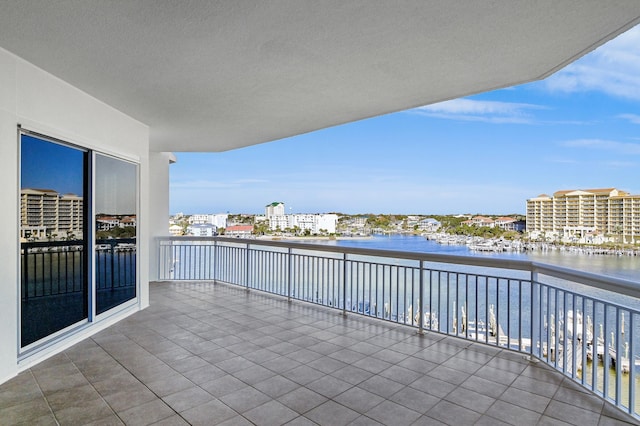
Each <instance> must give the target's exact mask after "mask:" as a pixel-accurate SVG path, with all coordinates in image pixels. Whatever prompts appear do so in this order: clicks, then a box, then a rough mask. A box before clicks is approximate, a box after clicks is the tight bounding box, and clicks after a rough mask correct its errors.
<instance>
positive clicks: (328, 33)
mask: <svg viewBox="0 0 640 426" xmlns="http://www.w3.org/2000/svg"><path fill="white" fill-rule="evenodd" d="M638 22H640V1H637V0H628V1H625V0H620V1H616V2H615V6H614V3H612V2H608V1H602V0H563V1H557V0H536V1H531V0H502V1H500V0H493V1H491V0H487V1H466V0H465V1H453V0H451V1H447V0H440V1H434V0H416V1H401V0H394V1H368V0H363V1H348V0H347V1H345V0H321V1H318V0H270V1H243V0H230V1H211V0H190V1H187V0H184V1H168V0H165V1H160V0H141V1H140V0H139V1H117V0H74V1H71V0H66V1H65V0H50V1H41V0H4V1H2V2H0V46H1V47H3V48H4V49H6V50H9V51H11V52H13V53H15V54H16V55H18V56H20V57H22V58H24V59H26V60H27V61H29V62H31V63H33V64H35V65H37V66H39V67H41V68H43V69H44V70H46V71H48V72H50V73H51V74H53V75H56V76H57V77H59V78H61V79H63V80H65V81H67V82H69V83H71V84H72V85H74V86H76V87H78V88H80V89H82V90H84V91H85V92H87V93H89V94H91V95H93V96H95V97H96V98H98V99H100V100H102V101H104V102H106V103H108V104H110V105H112V106H113V107H115V108H117V109H119V110H121V111H123V112H125V113H126V114H128V115H130V116H132V117H134V118H136V119H138V120H140V121H142V122H144V123H146V124H148V125H149V126H150V129H151V149H152V150H157V151H222V150H227V149H232V148H237V147H241V146H246V145H251V144H256V143H261V142H266V141H270V140H275V139H280V138H283V137H287V136H293V135H297V134H300V133H305V132H309V131H313V130H317V129H321V128H324V127H328V126H333V125H337V124H341V123H346V122H350V121H354V120H358V119H362V118H367V117H371V116H375V115H380V114H385V113H389V112H394V111H399V110H403V109H407V108H411V107H416V106H421V105H425V104H429V103H434V102H438V101H442V100H447V99H452V98H457V97H460V96H464V95H468V94H472V93H478V92H482V91H487V90H491V89H495V88H499V87H504V86H509V85H513V84H518V83H522V82H526V81H530V80H534V79H539V78H543V77H545V76H547V75H549V74H550V73H552V72H554V71H556V70H558V69H559V68H561V67H563V66H564V65H566V64H567V63H569V62H571V61H573V60H575V59H577V58H578V57H580V56H581V55H583V54H585V53H587V52H589V51H590V50H592V49H594V48H595V47H597V46H599V45H600V44H602V43H604V42H606V41H607V40H609V39H611V38H613V37H615V36H616V35H618V34H620V33H621V32H623V31H625V30H627V29H629V28H631V27H632V26H633V25H635V24H636V23H638Z"/></svg>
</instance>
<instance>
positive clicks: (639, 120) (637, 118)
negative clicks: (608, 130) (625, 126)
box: [618, 114, 640, 124]
mask: <svg viewBox="0 0 640 426" xmlns="http://www.w3.org/2000/svg"><path fill="white" fill-rule="evenodd" d="M618 117H619V118H622V119H623V120H627V121H629V122H631V123H633V124H640V115H638V114H620V115H619V116H618Z"/></svg>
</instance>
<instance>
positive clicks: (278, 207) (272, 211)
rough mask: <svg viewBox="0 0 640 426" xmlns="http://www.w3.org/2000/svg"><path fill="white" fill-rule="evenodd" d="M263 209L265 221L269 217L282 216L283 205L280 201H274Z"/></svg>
mask: <svg viewBox="0 0 640 426" xmlns="http://www.w3.org/2000/svg"><path fill="white" fill-rule="evenodd" d="M264 209H265V216H267V219H269V218H270V217H271V216H284V203H283V202H281V201H274V202H273V203H271V204H267V205H266V206H265V208H264Z"/></svg>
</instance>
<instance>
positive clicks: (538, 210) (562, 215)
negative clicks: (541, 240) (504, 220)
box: [527, 188, 640, 243]
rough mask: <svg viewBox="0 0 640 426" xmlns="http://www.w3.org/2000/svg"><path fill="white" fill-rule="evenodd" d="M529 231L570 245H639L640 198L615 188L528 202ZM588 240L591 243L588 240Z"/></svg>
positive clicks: (563, 193) (568, 191) (561, 192)
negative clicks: (596, 239)
mask: <svg viewBox="0 0 640 426" xmlns="http://www.w3.org/2000/svg"><path fill="white" fill-rule="evenodd" d="M527 231H528V232H529V233H530V234H531V235H533V236H534V237H535V236H539V235H541V234H543V233H544V235H545V236H546V237H550V238H553V239H556V238H559V239H562V240H567V241H583V242H584V241H594V240H593V238H594V237H595V236H599V238H600V239H601V240H605V239H608V240H611V241H620V242H626V243H635V242H638V241H640V195H631V194H629V193H627V192H625V191H620V190H618V189H616V188H601V189H584V190H581V189H577V190H566V191H558V192H555V193H554V194H553V196H548V195H546V194H542V195H539V196H537V197H534V198H530V199H528V200H527ZM587 239H588V240H587Z"/></svg>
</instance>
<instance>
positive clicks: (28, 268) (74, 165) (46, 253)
mask: <svg viewBox="0 0 640 426" xmlns="http://www.w3.org/2000/svg"><path fill="white" fill-rule="evenodd" d="M19 139H20V142H19V143H20V224H19V226H20V263H21V265H20V266H21V269H20V287H19V289H20V290H19V292H20V302H19V303H20V330H19V331H20V347H21V352H24V353H27V352H28V351H31V350H32V349H33V348H35V347H38V346H39V345H40V344H41V343H44V342H49V341H51V340H55V339H57V338H58V336H59V335H61V334H65V333H66V332H68V331H71V330H73V329H75V328H76V327H78V326H81V325H83V324H87V323H90V322H92V321H94V320H96V318H99V317H98V316H99V315H100V314H103V313H105V312H107V311H109V310H112V309H113V308H116V307H118V306H121V305H124V304H125V303H127V302H129V301H132V300H135V299H136V297H137V285H138V280H137V238H136V234H137V228H138V165H137V164H135V163H132V162H130V161H125V160H121V159H118V158H115V157H112V156H108V155H104V154H100V153H98V152H95V151H91V150H88V149H83V148H81V147H78V146H75V145H72V144H69V143H66V142H63V141H60V140H57V139H55V138H50V137H46V136H43V135H40V134H37V133H32V132H29V131H26V130H24V129H20V131H19Z"/></svg>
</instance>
